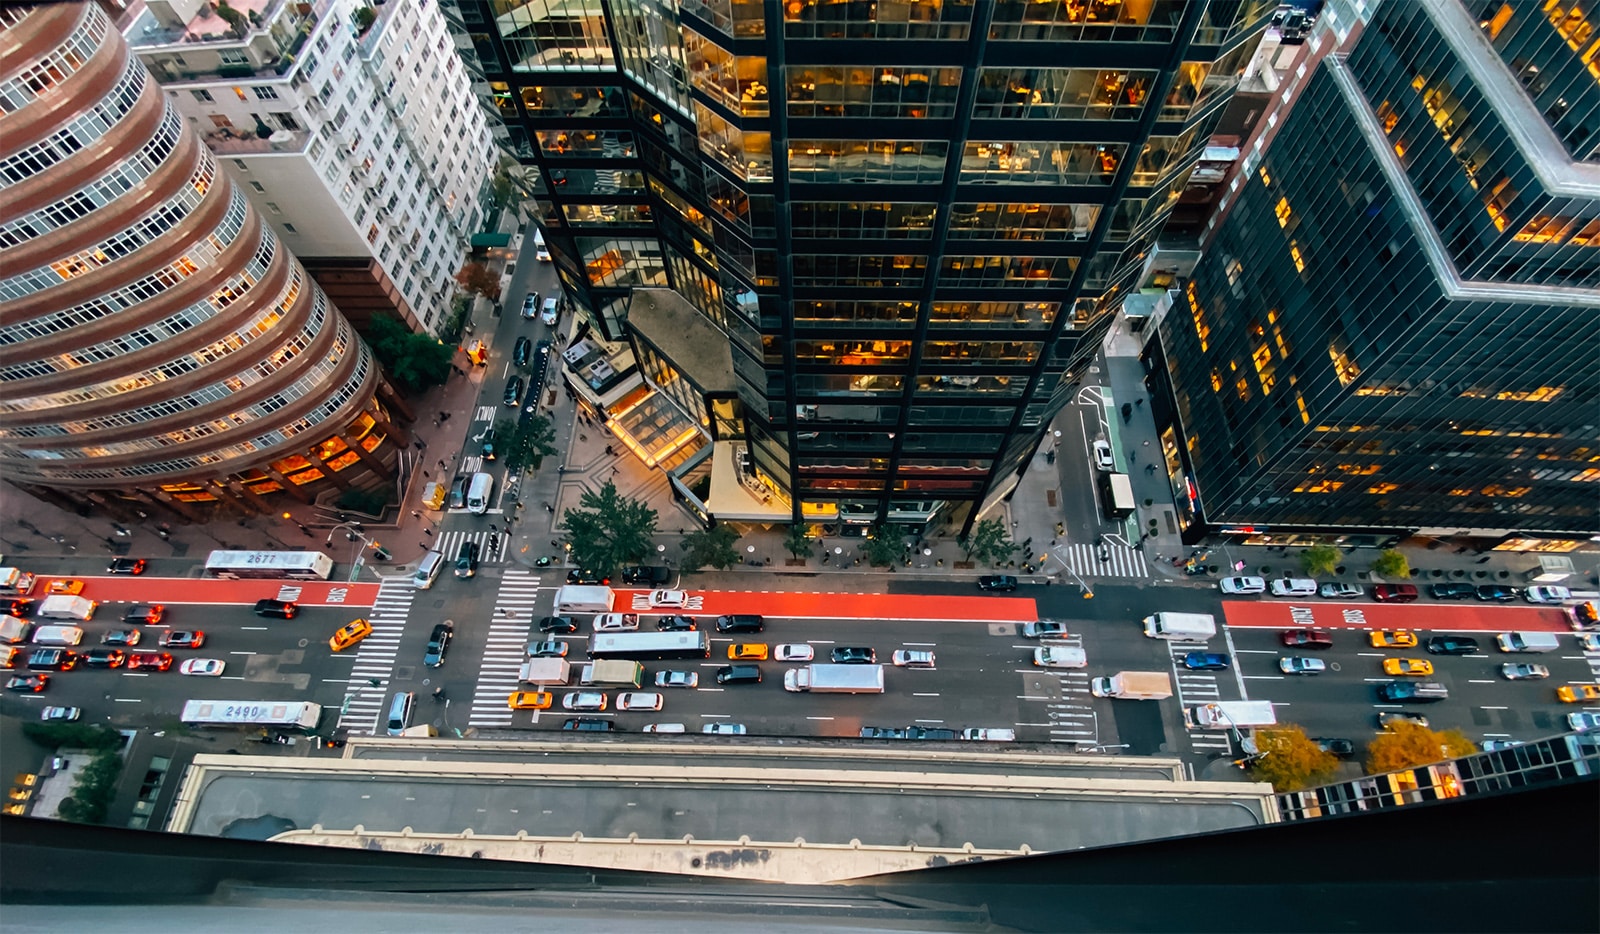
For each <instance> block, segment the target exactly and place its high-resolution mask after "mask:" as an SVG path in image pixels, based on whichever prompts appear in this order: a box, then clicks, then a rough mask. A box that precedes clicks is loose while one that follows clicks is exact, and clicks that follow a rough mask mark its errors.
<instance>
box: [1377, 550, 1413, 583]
mask: <svg viewBox="0 0 1600 934" xmlns="http://www.w3.org/2000/svg"><path fill="white" fill-rule="evenodd" d="M1372 573H1374V574H1376V575H1377V576H1379V577H1381V578H1384V579H1385V580H1405V579H1406V578H1408V577H1410V576H1411V562H1409V561H1407V560H1406V556H1405V555H1403V554H1401V553H1400V552H1398V551H1395V550H1394V549H1393V548H1389V549H1386V550H1384V551H1380V552H1378V557H1377V558H1375V559H1373V562H1372Z"/></svg>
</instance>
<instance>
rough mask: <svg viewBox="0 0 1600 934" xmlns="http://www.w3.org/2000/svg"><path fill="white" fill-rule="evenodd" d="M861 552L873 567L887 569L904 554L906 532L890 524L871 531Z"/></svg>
mask: <svg viewBox="0 0 1600 934" xmlns="http://www.w3.org/2000/svg"><path fill="white" fill-rule="evenodd" d="M861 551H862V553H863V554H865V555H866V556H867V563H868V564H870V565H872V566H873V567H878V568H881V567H888V566H889V565H891V564H894V563H895V562H896V561H899V560H901V559H902V558H904V557H905V554H906V530H905V529H904V528H903V527H901V526H898V525H895V524H894V523H892V522H888V523H885V524H883V525H880V526H878V527H877V528H876V529H873V531H872V534H871V535H869V536H867V542H866V544H865V545H863V546H862V548H861Z"/></svg>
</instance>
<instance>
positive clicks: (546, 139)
mask: <svg viewBox="0 0 1600 934" xmlns="http://www.w3.org/2000/svg"><path fill="white" fill-rule="evenodd" d="M534 138H535V139H537V140H538V141H539V149H540V150H541V151H542V152H543V153H544V155H545V158H547V159H570V158H575V157H576V158H586V159H592V158H595V157H597V156H609V157H613V158H627V157H631V156H632V155H633V134H632V133H626V132H623V131H621V130H539V131H538V132H536V133H534Z"/></svg>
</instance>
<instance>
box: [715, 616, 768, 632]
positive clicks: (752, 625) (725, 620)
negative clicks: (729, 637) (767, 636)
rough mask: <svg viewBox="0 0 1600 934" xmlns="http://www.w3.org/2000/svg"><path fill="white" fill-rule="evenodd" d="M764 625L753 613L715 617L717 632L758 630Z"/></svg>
mask: <svg viewBox="0 0 1600 934" xmlns="http://www.w3.org/2000/svg"><path fill="white" fill-rule="evenodd" d="M764 628H765V626H764V625H763V624H762V620H761V617H760V616H758V615H756V614H755V613H734V614H732V615H731V616H719V617H717V632H760V631H761V630H762V629H764Z"/></svg>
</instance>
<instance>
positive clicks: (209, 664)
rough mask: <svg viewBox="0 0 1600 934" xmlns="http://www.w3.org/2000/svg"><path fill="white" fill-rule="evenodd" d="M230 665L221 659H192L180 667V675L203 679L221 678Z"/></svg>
mask: <svg viewBox="0 0 1600 934" xmlns="http://www.w3.org/2000/svg"><path fill="white" fill-rule="evenodd" d="M227 667H228V663H227V662H225V661H223V660H222V659H220V658H190V659H186V660H185V661H184V663H183V664H181V665H179V666H178V674H180V675H195V676H197V677H201V678H220V677H222V672H223V671H225V670H226V669H227Z"/></svg>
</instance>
